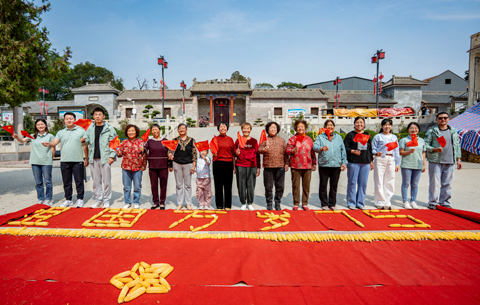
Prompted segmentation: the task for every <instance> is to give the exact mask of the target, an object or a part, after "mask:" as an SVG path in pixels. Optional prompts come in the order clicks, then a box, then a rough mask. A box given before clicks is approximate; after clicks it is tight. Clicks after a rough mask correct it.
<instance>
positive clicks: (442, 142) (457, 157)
mask: <svg viewBox="0 0 480 305" xmlns="http://www.w3.org/2000/svg"><path fill="white" fill-rule="evenodd" d="M436 120H437V125H436V126H433V127H432V128H431V129H429V130H428V131H427V133H426V134H425V146H426V148H427V160H428V177H429V180H430V181H429V191H428V208H429V209H432V210H434V209H436V208H437V204H439V205H441V206H444V207H447V208H449V207H450V198H451V197H452V183H453V172H454V170H455V161H456V162H457V166H456V167H457V169H459V170H460V169H462V159H461V158H462V152H461V149H460V138H459V137H458V132H457V130H456V129H455V128H454V127H452V126H450V125H448V122H449V121H450V116H449V115H448V113H446V112H439V113H438V114H437V118H436ZM439 189H440V194H439Z"/></svg>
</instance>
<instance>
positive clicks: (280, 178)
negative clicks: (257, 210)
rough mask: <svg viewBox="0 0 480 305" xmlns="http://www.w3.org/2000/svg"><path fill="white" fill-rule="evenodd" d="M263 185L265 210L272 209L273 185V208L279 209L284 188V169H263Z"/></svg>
mask: <svg viewBox="0 0 480 305" xmlns="http://www.w3.org/2000/svg"><path fill="white" fill-rule="evenodd" d="M263 185H264V187H265V200H266V201H267V208H268V207H272V200H273V186H274V185H275V206H278V207H280V203H281V202H282V196H283V190H284V188H285V168H284V167H275V168H264V169H263Z"/></svg>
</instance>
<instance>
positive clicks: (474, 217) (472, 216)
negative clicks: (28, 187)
mask: <svg viewBox="0 0 480 305" xmlns="http://www.w3.org/2000/svg"><path fill="white" fill-rule="evenodd" d="M437 210H439V211H442V212H446V213H449V214H452V215H455V216H458V217H462V218H464V219H468V220H470V221H473V222H476V223H478V224H480V214H478V213H474V212H470V211H462V210H457V209H449V208H445V207H442V206H441V205H437Z"/></svg>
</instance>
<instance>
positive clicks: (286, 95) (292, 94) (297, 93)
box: [250, 89, 328, 100]
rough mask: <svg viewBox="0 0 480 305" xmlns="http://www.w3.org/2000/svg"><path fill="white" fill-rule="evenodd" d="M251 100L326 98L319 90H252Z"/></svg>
mask: <svg viewBox="0 0 480 305" xmlns="http://www.w3.org/2000/svg"><path fill="white" fill-rule="evenodd" d="M250 98H251V99H252V100H253V99H321V100H326V99H327V98H328V97H327V96H326V95H325V93H324V91H323V90H321V89H253V91H252V95H251V96H250Z"/></svg>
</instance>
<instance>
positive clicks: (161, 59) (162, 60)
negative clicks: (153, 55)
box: [158, 55, 168, 118]
mask: <svg viewBox="0 0 480 305" xmlns="http://www.w3.org/2000/svg"><path fill="white" fill-rule="evenodd" d="M158 64H159V65H160V66H162V80H161V81H160V84H161V85H162V118H165V78H164V75H163V70H164V69H167V68H168V62H166V61H165V58H164V57H163V56H162V55H160V57H159V58H158Z"/></svg>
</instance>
